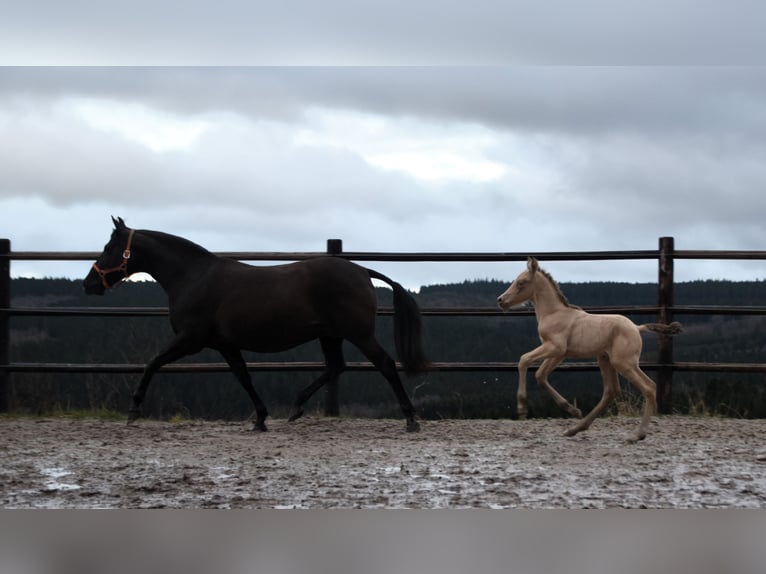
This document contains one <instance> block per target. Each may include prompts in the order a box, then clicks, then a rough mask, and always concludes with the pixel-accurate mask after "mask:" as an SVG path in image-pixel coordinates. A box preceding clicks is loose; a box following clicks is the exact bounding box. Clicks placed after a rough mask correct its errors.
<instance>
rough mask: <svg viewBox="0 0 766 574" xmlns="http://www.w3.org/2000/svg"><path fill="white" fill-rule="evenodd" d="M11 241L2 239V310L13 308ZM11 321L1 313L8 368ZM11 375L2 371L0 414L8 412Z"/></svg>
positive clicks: (2, 354) (2, 359)
mask: <svg viewBox="0 0 766 574" xmlns="http://www.w3.org/2000/svg"><path fill="white" fill-rule="evenodd" d="M10 254H11V240H10V239H0V308H1V309H8V308H10V306H11V258H10ZM10 345H11V335H10V320H9V317H8V313H7V312H5V311H0V365H2V366H8V362H9V360H10ZM9 378H10V374H9V373H8V371H6V370H1V371H0V413H5V412H8V392H9V389H8V386H9V385H8V380H9Z"/></svg>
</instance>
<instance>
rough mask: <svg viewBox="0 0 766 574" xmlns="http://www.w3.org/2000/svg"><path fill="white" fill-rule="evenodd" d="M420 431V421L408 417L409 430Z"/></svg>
mask: <svg viewBox="0 0 766 574" xmlns="http://www.w3.org/2000/svg"><path fill="white" fill-rule="evenodd" d="M419 431H420V423H419V422H418V421H416V420H415V419H408V420H407V432H419Z"/></svg>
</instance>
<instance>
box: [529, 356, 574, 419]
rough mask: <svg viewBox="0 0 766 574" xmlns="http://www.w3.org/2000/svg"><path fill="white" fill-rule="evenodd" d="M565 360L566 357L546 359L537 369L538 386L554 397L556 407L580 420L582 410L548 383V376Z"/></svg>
mask: <svg viewBox="0 0 766 574" xmlns="http://www.w3.org/2000/svg"><path fill="white" fill-rule="evenodd" d="M563 360H564V357H550V358H549V359H545V360H544V361H543V364H542V365H540V367H539V368H538V369H537V373H535V378H536V379H537V384H538V385H540V386H541V387H542V388H544V389H545V390H546V391H548V394H549V395H550V396H551V397H553V400H554V401H555V402H556V405H558V407H559V408H560V409H561V410H563V411H564V412H566V413H569V414H570V415H571V416H573V417H575V418H578V419H579V418H580V417H581V416H582V412H581V411H580V409H578V408H577V407H576V406H574V405H573V404H572V403H570V402H569V401H568V400H566V399H565V398H564V397H562V396H561V395H560V394H559V392H558V391H557V390H556V389H554V388H553V386H552V385H551V384H550V383H549V382H548V376H549V375H550V374H551V373H552V372H553V371H554V369H555V368H556V367H558V366H559V365H560V364H561V361H563Z"/></svg>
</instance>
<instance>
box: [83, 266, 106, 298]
mask: <svg viewBox="0 0 766 574" xmlns="http://www.w3.org/2000/svg"><path fill="white" fill-rule="evenodd" d="M82 286H83V289H85V293H86V295H103V294H104V292H105V291H106V289H105V288H104V284H103V282H102V281H101V277H100V276H99V274H98V273H96V271H95V269H91V270H90V273H88V275H87V276H86V277H85V279H83V282H82Z"/></svg>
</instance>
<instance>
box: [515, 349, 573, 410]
mask: <svg viewBox="0 0 766 574" xmlns="http://www.w3.org/2000/svg"><path fill="white" fill-rule="evenodd" d="M555 358H558V359H557V360H556V362H555V363H553V364H552V366H550V368H549V369H548V371H547V372H545V371H544V370H543V372H542V375H543V377H542V379H541V378H540V375H541V373H540V370H541V369H544V367H545V363H543V365H541V366H540V369H538V373H537V382H538V383H539V384H540V385H541V386H542V387H543V388H545V389H546V390H547V391H548V393H550V395H551V396H552V397H553V400H554V401H556V404H557V405H559V407H561V408H562V409H564V410H565V411H567V412H569V413H570V414H572V415H573V416H580V415H579V411H578V410H577V409H576V408H575V407H574V406H572V405H570V404H569V402H567V400H566V399H565V398H564V397H562V396H561V395H560V394H558V393H557V392H556V390H555V389H554V388H553V387H552V386H551V385H550V384H549V383H548V380H547V379H548V375H549V374H550V373H551V371H553V369H555V368H556V367H557V366H558V365H559V363H561V361H562V360H563V359H564V357H563V354H562V353H561V352H560V351H559V350H558V347H556V345H554V344H552V343H543V344H542V345H540V346H539V347H537V348H535V349H532V350H531V351H529V352H528V353H524V354H523V355H522V356H521V358H520V359H519V387H518V390H517V391H516V413H517V414H518V417H519V420H524V419H526V418H527V370H528V369H529V367H530V366H531V365H532V364H534V363H536V362H537V361H542V360H543V359H555ZM567 405H568V406H569V408H567ZM570 409H574V412H572V411H571V410H570ZM575 413H577V414H575Z"/></svg>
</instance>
